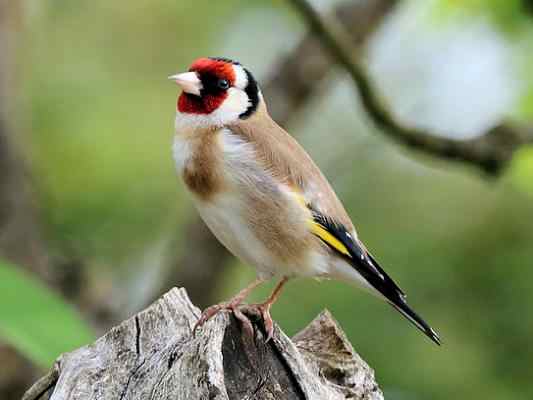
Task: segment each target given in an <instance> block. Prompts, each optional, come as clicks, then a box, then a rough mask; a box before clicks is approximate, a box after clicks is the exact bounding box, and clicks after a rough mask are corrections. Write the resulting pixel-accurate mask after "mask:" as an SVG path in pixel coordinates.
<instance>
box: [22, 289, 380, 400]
mask: <svg viewBox="0 0 533 400" xmlns="http://www.w3.org/2000/svg"><path fill="white" fill-rule="evenodd" d="M199 316H200V310H199V309H198V308H196V307H195V306H194V305H193V304H191V302H190V300H189V298H188V297H187V293H186V291H185V290H184V289H176V288H174V289H172V290H170V291H169V292H168V293H166V294H165V295H163V296H162V297H161V298H160V299H159V300H158V301H156V302H155V303H154V304H152V305H151V306H150V307H148V308H147V309H146V310H144V311H141V312H140V313H139V314H137V315H135V316H134V317H132V318H130V319H128V320H126V321H124V322H123V323H122V324H120V325H119V326H117V327H115V328H113V329H111V331H109V332H108V333H107V334H105V335H104V336H102V337H101V338H99V339H98V340H97V341H96V342H94V343H93V344H90V345H87V346H85V347H82V348H80V349H78V350H75V351H73V352H70V353H66V354H63V355H61V356H60V357H59V358H58V360H57V361H56V363H55V365H54V367H53V368H52V370H51V371H50V372H49V373H48V374H47V375H46V376H45V377H43V378H41V379H40V380H39V381H37V382H36V383H35V384H34V385H33V386H32V387H31V388H30V389H29V390H28V391H27V392H26V394H25V395H24V397H23V400H35V399H52V400H66V399H69V400H74V399H84V400H85V399H99V400H111V399H119V400H126V399H156V400H160V399H184V400H185V399H187V400H194V399H209V400H215V399H216V400H218V399H220V400H222V399H239V400H241V399H272V400H278V399H333V400H337V399H365V400H378V399H383V394H382V393H381V390H380V389H379V387H378V385H377V383H376V381H375V379H374V372H373V371H372V369H370V367H369V366H368V365H367V364H366V363H365V362H364V361H363V360H362V359H361V358H360V357H359V356H358V355H357V354H356V353H355V351H354V350H353V348H352V346H351V344H350V343H349V342H348V340H347V339H346V336H345V335H344V333H343V332H342V330H341V329H340V328H339V326H338V325H337V323H336V322H335V320H334V319H333V318H332V316H331V315H330V313H329V312H328V311H323V312H322V313H321V314H320V315H319V316H318V317H316V318H315V320H314V321H313V322H311V323H310V324H309V326H307V327H306V328H305V329H304V330H303V331H301V332H300V333H298V334H297V335H296V336H294V337H293V339H292V341H291V339H289V338H288V337H287V336H286V335H285V334H284V333H283V332H282V331H281V330H280V329H279V327H278V326H275V329H274V337H273V339H272V340H271V341H270V342H268V343H265V339H264V338H265V334H264V328H263V325H262V322H260V321H257V320H252V322H253V325H254V336H253V337H251V336H250V335H249V334H248V333H246V331H245V330H241V327H240V324H239V323H238V322H237V320H236V319H235V318H234V317H233V316H231V315H229V314H227V313H220V314H218V315H217V316H216V317H214V318H213V319H211V320H210V321H209V322H207V323H206V324H205V325H204V326H203V327H201V328H200V329H198V330H197V332H196V334H195V335H193V333H192V328H193V326H194V323H195V322H196V321H197V319H198V317H199Z"/></svg>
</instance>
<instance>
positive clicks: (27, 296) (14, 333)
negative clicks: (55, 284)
mask: <svg viewBox="0 0 533 400" xmlns="http://www.w3.org/2000/svg"><path fill="white" fill-rule="evenodd" d="M0 336H1V337H2V339H4V340H5V341H7V342H8V343H10V344H12V345H13V346H14V347H15V348H17V349H18V350H19V351H20V352H21V353H22V354H24V355H25V356H27V357H28V358H29V359H30V360H32V361H33V362H35V363H36V364H37V365H40V366H42V367H50V365H51V364H52V363H53V361H54V360H55V359H56V358H57V357H58V356H59V355H60V354H61V353H63V352H65V351H70V350H74V349H75V348H77V347H80V346H82V345H84V344H86V343H88V342H91V341H93V340H94V334H93V333H92V331H91V329H90V328H89V327H88V326H87V324H86V323H85V322H84V321H83V320H82V319H81V317H80V316H79V315H78V313H77V312H76V310H75V309H74V308H73V307H72V306H71V305H69V304H68V303H66V302H65V300H63V299H62V298H61V297H60V296H59V295H57V294H56V293H54V292H52V291H51V290H50V289H48V288H47V287H45V286H44V285H43V284H42V283H40V282H38V281H37V280H35V279H33V278H32V277H31V276H29V275H27V274H26V273H24V272H22V271H21V270H20V269H19V268H17V267H15V266H13V265H10V264H8V263H5V262H2V261H0Z"/></svg>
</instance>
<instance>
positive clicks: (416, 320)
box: [387, 297, 441, 346]
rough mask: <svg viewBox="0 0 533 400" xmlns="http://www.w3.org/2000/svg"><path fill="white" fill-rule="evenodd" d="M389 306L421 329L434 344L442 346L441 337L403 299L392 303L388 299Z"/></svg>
mask: <svg viewBox="0 0 533 400" xmlns="http://www.w3.org/2000/svg"><path fill="white" fill-rule="evenodd" d="M387 300H388V302H389V304H390V305H391V306H393V307H394V308H395V309H396V310H398V311H399V312H400V313H401V314H402V315H403V316H404V317H405V318H407V319H408V320H409V321H410V322H411V323H412V324H413V325H414V326H416V327H417V328H418V329H420V330H421V331H422V332H423V333H424V334H425V335H426V336H427V337H428V338H430V339H431V340H432V341H433V342H435V343H436V344H438V345H439V346H440V345H441V342H440V337H439V335H438V333H437V332H435V331H434V330H433V329H432V328H431V327H430V326H429V325H428V324H427V323H426V321H424V320H423V319H422V318H420V317H419V316H418V315H417V314H416V313H415V312H414V311H413V310H412V309H411V308H410V307H409V306H408V305H407V303H406V302H405V300H404V299H403V298H400V297H399V298H398V300H397V301H395V302H392V301H391V300H389V299H387Z"/></svg>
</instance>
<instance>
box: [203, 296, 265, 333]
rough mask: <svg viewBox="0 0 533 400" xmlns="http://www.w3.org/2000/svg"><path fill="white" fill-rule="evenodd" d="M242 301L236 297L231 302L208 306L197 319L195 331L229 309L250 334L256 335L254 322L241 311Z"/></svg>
mask: <svg viewBox="0 0 533 400" xmlns="http://www.w3.org/2000/svg"><path fill="white" fill-rule="evenodd" d="M242 307H243V306H242V303H241V301H240V299H235V300H232V301H229V302H225V303H220V304H215V305H212V306H210V307H208V308H206V309H205V310H204V311H203V312H202V315H201V316H200V318H199V319H198V321H196V324H195V325H194V328H193V333H196V329H197V328H199V327H201V326H202V325H204V324H205V323H206V322H207V321H209V320H210V319H211V318H213V317H214V316H215V315H217V314H218V313H219V312H222V311H229V312H231V313H233V315H234V316H235V318H237V319H238V320H239V321H240V322H241V323H242V327H243V329H244V330H245V331H246V332H247V333H248V334H249V335H250V336H253V335H254V327H253V325H252V323H251V322H250V319H249V318H248V317H247V316H246V315H244V314H243V312H242V311H241V308H242Z"/></svg>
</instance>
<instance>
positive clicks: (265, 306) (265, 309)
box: [246, 277, 289, 343]
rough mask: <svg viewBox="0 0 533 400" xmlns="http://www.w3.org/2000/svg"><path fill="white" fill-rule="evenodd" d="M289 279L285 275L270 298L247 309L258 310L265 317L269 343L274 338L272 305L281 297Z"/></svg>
mask: <svg viewBox="0 0 533 400" xmlns="http://www.w3.org/2000/svg"><path fill="white" fill-rule="evenodd" d="M288 280H289V278H287V277H283V278H282V279H281V280H280V281H279V282H278V284H277V285H276V287H275V288H274V290H273V291H272V293H271V294H270V296H268V298H267V299H266V300H265V301H264V302H263V303H259V304H250V305H249V306H247V307H246V309H250V310H251V311H257V312H258V313H259V314H260V315H261V317H262V318H263V322H264V324H265V331H266V334H267V339H266V343H268V341H269V340H270V339H272V336H273V334H274V322H273V321H272V317H271V316H270V307H272V304H274V303H275V302H276V300H277V299H278V297H279V294H280V293H281V289H282V288H283V286H284V285H285V284H286V283H287V281H288Z"/></svg>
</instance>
